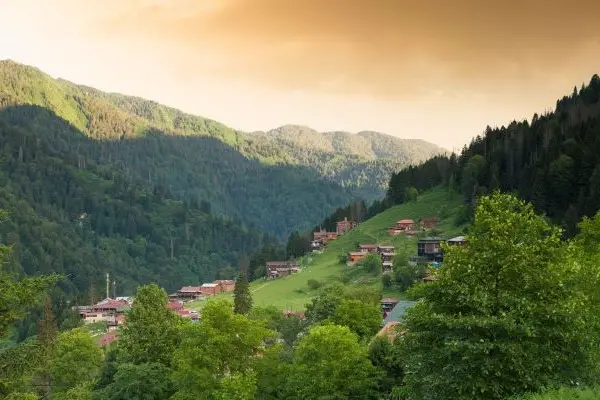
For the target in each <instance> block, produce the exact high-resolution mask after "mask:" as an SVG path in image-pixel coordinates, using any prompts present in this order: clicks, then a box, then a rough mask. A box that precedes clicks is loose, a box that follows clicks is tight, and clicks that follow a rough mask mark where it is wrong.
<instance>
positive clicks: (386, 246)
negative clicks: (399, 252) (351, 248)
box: [377, 244, 395, 249]
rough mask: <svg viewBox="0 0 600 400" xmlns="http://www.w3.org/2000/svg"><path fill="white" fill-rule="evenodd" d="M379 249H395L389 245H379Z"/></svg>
mask: <svg viewBox="0 0 600 400" xmlns="http://www.w3.org/2000/svg"><path fill="white" fill-rule="evenodd" d="M377 247H379V248H380V249H395V247H394V246H392V245H391V244H380V245H379V246H377Z"/></svg>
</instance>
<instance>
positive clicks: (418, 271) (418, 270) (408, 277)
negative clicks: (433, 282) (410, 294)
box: [394, 264, 427, 291]
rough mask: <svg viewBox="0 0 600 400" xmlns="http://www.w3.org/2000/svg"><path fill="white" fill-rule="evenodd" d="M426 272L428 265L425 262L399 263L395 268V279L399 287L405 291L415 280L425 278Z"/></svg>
mask: <svg viewBox="0 0 600 400" xmlns="http://www.w3.org/2000/svg"><path fill="white" fill-rule="evenodd" d="M426 274H427V266H426V265H424V264H417V265H399V266H398V267H396V268H395V270H394V281H395V282H396V285H397V286H398V289H400V290H401V291H405V290H407V289H408V288H410V287H411V286H412V285H413V284H414V283H415V282H417V281H418V280H421V279H423V278H424V277H425V275H426Z"/></svg>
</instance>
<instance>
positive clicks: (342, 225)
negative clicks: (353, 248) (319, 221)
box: [335, 218, 356, 236]
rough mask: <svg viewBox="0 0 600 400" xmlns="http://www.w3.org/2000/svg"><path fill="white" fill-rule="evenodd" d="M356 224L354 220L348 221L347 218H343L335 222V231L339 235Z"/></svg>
mask: <svg viewBox="0 0 600 400" xmlns="http://www.w3.org/2000/svg"><path fill="white" fill-rule="evenodd" d="M355 226H356V222H354V221H348V218H344V220H343V221H338V222H336V229H335V232H336V233H337V234H338V236H339V235H341V234H343V233H345V232H348V231H349V230H352V229H353V228H354V227H355Z"/></svg>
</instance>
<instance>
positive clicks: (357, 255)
mask: <svg viewBox="0 0 600 400" xmlns="http://www.w3.org/2000/svg"><path fill="white" fill-rule="evenodd" d="M366 254H367V253H365V252H363V251H351V252H350V253H348V262H350V263H357V262H360V261H362V259H363V258H365V255H366Z"/></svg>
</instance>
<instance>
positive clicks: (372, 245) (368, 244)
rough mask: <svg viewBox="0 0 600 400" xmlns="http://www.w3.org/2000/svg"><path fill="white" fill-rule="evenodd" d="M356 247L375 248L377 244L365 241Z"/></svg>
mask: <svg viewBox="0 0 600 400" xmlns="http://www.w3.org/2000/svg"><path fill="white" fill-rule="evenodd" d="M358 247H360V248H361V249H376V248H377V245H376V244H370V243H365V244H359V245H358Z"/></svg>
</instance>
